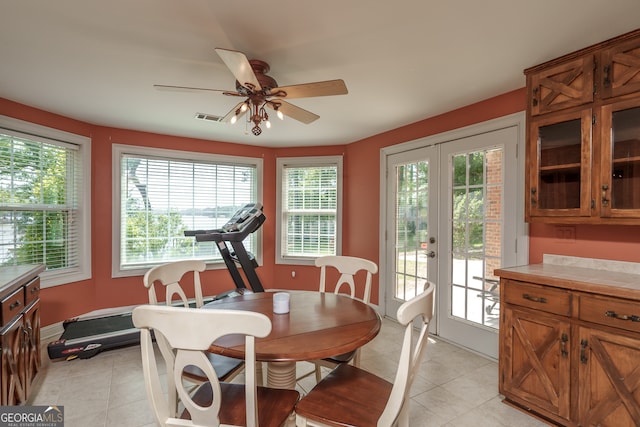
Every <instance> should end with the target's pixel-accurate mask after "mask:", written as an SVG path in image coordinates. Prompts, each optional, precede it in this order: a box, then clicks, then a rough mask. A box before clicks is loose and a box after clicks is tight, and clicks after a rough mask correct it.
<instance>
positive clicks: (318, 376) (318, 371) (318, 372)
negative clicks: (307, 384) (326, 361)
mask: <svg viewBox="0 0 640 427" xmlns="http://www.w3.org/2000/svg"><path fill="white" fill-rule="evenodd" d="M315 371H316V384H317V383H319V382H320V380H321V379H322V367H321V366H320V365H319V364H317V363H316V369H315Z"/></svg>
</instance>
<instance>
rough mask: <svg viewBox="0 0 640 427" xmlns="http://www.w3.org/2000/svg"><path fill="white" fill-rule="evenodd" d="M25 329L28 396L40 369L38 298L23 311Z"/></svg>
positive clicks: (26, 389)
mask: <svg viewBox="0 0 640 427" xmlns="http://www.w3.org/2000/svg"><path fill="white" fill-rule="evenodd" d="M23 318H24V331H25V339H26V342H25V359H24V360H25V393H26V395H27V396H29V393H30V389H31V383H32V382H33V380H34V379H35V376H36V374H37V373H38V372H39V371H40V367H41V366H42V360H41V359H40V300H37V301H36V302H35V303H34V304H32V305H31V306H30V307H29V308H28V309H27V311H25V312H24V315H23Z"/></svg>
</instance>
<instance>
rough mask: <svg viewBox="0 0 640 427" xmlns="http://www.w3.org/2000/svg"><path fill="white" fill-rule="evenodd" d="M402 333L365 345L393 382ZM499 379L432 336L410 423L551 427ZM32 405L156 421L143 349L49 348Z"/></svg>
mask: <svg viewBox="0 0 640 427" xmlns="http://www.w3.org/2000/svg"><path fill="white" fill-rule="evenodd" d="M401 331H402V329H401V328H400V326H398V325H397V324H396V323H394V322H392V321H389V320H384V321H383V326H382V330H381V332H380V334H379V335H378V336H377V337H376V338H375V339H374V340H373V341H372V342H371V343H369V344H368V345H367V346H366V347H365V348H364V349H363V353H362V367H363V368H365V369H368V370H370V371H372V372H375V373H376V374H378V375H380V376H382V377H384V378H387V379H389V380H393V376H394V374H395V366H396V363H397V356H398V349H399V348H400V340H401V337H402V332H401ZM311 369H312V368H311V365H309V364H304V363H301V364H299V370H300V371H304V372H306V371H309V370H311ZM301 373H302V372H301ZM239 379H240V380H241V378H239ZM497 379H498V366H497V363H496V362H494V361H491V360H488V359H485V358H483V357H480V356H478V355H476V354H473V353H470V352H468V351H465V350H463V349H460V348H458V347H455V346H453V345H451V344H448V343H445V342H442V341H439V340H437V339H436V340H430V342H429V344H428V347H427V351H426V354H425V361H424V363H423V365H422V367H421V369H420V373H419V376H418V377H417V378H416V380H415V382H414V384H413V388H412V391H411V405H410V408H411V422H410V425H411V427H426V426H447V427H466V426H469V427H478V426H482V427H494V426H495V427H500V426H505V427H511V426H519V427H533V426H544V425H545V424H543V423H541V422H540V421H538V420H536V419H534V418H532V417H529V416H527V415H525V414H523V413H521V412H520V411H517V410H515V409H513V408H511V407H509V406H507V405H505V404H504V403H502V402H501V397H500V396H499V395H498V384H497ZM314 382H315V380H314V377H313V376H310V377H308V378H306V379H304V380H302V381H301V382H300V383H299V384H298V388H299V390H300V391H301V392H302V393H304V392H305V390H308V389H309V388H310V387H313V384H314ZM29 404H33V405H63V406H64V412H65V427H98V426H100V427H102V426H104V427H112V426H117V427H147V426H149V427H151V426H154V425H155V424H154V420H153V417H152V415H151V409H150V408H149V405H148V403H147V399H146V395H145V389H144V384H143V376H142V369H141V360H140V348H139V346H133V347H126V348H122V349H117V350H110V351H106V352H103V353H99V354H98V355H96V356H95V357H93V358H91V359H86V360H79V359H77V360H73V361H69V362H66V361H62V362H53V363H52V362H50V361H49V359H48V357H47V356H46V350H45V352H43V370H42V373H41V375H40V377H39V380H38V382H37V383H36V385H35V390H34V393H33V395H32V398H31V399H30V402H29Z"/></svg>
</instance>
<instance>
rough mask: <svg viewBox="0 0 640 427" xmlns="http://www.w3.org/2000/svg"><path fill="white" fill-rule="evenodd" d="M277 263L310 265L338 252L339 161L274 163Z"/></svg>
mask: <svg viewBox="0 0 640 427" xmlns="http://www.w3.org/2000/svg"><path fill="white" fill-rule="evenodd" d="M277 173H278V177H277V182H278V183H279V185H278V188H277V209H278V218H279V221H278V223H277V228H278V229H277V230H276V232H277V235H278V236H279V238H278V239H277V241H276V250H277V262H278V263H282V264H312V263H313V261H314V260H315V258H317V257H319V256H323V255H338V254H339V253H340V248H341V234H342V233H341V231H342V230H341V223H342V157H341V156H331V157H304V158H280V159H278V160H277Z"/></svg>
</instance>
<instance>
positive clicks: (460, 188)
mask: <svg viewBox="0 0 640 427" xmlns="http://www.w3.org/2000/svg"><path fill="white" fill-rule="evenodd" d="M502 158H503V149H502V148H492V149H488V150H482V151H474V152H467V153H462V154H456V155H454V156H453V159H452V165H453V170H452V173H453V174H452V176H451V182H452V183H453V184H452V185H453V191H452V193H451V194H452V197H453V201H452V202H453V203H452V206H453V211H452V219H451V221H452V230H453V234H452V239H453V241H452V245H451V247H452V250H453V253H452V257H451V259H452V265H451V268H452V271H451V278H452V283H451V287H452V288H451V301H450V303H451V315H452V316H455V317H458V318H461V319H463V320H466V321H469V322H473V323H478V324H481V325H484V326H489V327H492V328H497V327H498V316H499V306H498V299H499V290H498V288H497V283H498V282H497V278H496V277H495V276H494V275H493V270H494V269H496V268H498V267H499V266H500V262H501V256H502V229H503V225H502V223H503V218H502V205H503V200H502V192H503V190H502V188H503V173H502V171H503V161H502Z"/></svg>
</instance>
